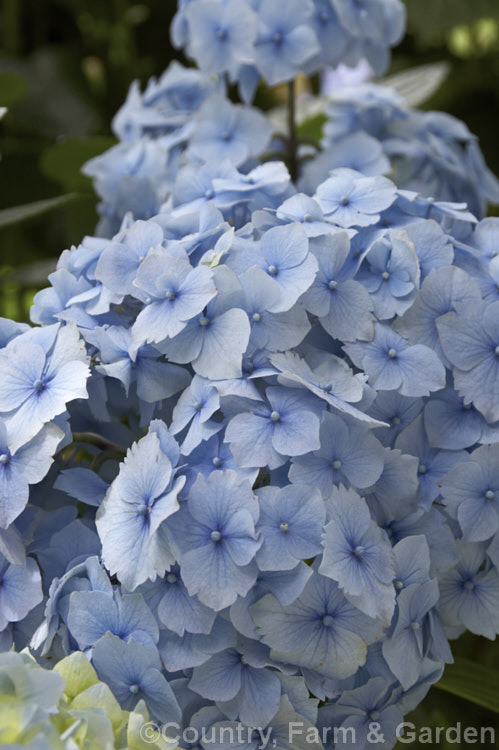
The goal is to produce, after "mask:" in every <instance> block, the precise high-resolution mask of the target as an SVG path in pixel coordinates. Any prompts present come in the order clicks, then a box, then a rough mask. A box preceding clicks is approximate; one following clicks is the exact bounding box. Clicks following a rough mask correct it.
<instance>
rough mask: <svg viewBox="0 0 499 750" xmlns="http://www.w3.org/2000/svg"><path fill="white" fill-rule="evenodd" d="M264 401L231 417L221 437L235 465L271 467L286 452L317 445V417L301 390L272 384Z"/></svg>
mask: <svg viewBox="0 0 499 750" xmlns="http://www.w3.org/2000/svg"><path fill="white" fill-rule="evenodd" d="M266 396H267V403H265V404H262V405H259V404H255V406H254V407H253V408H252V409H251V410H250V411H247V412H244V413H242V414H238V415H236V416H235V417H233V418H232V419H231V420H230V422H229V424H228V425H227V429H226V432H225V440H226V441H227V442H228V443H230V447H231V451H232V453H233V455H234V458H235V459H236V462H237V464H238V466H242V467H245V466H246V467H249V466H269V468H271V469H275V468H277V467H278V466H281V465H282V464H284V463H285V462H286V460H287V457H288V456H299V455H302V454H304V453H308V451H309V450H310V449H311V448H312V449H318V448H319V446H320V442H319V426H320V421H319V417H318V416H317V413H316V412H317V409H314V407H313V406H311V403H310V402H311V399H310V398H308V394H306V393H304V392H303V391H299V390H295V389H292V388H291V389H290V388H280V387H276V386H272V387H270V388H267V390H266Z"/></svg>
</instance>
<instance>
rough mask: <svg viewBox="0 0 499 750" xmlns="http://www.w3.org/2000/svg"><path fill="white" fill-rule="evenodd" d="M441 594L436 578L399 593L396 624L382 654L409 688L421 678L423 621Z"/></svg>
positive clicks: (423, 637)
mask: <svg viewBox="0 0 499 750" xmlns="http://www.w3.org/2000/svg"><path fill="white" fill-rule="evenodd" d="M438 598H439V591H438V584H437V581H436V580H435V579H432V580H431V581H428V582H426V583H421V584H417V583H413V584H411V585H410V586H407V588H404V589H403V590H402V591H401V592H400V593H399V595H398V597H397V619H396V625H395V628H394V630H393V632H392V633H391V634H390V637H389V638H386V639H385V640H384V641H383V656H384V658H385V659H386V661H387V663H388V666H389V667H390V669H391V670H392V672H393V674H394V675H395V677H396V678H397V679H398V680H399V681H400V683H401V684H402V687H403V688H404V689H405V690H408V689H409V688H410V687H412V686H413V685H414V684H415V683H416V682H417V680H418V678H419V675H420V671H421V666H422V661H423V656H424V651H425V645H426V644H425V632H424V627H423V626H424V621H425V619H426V618H427V616H428V612H429V611H430V609H431V608H432V607H434V606H435V605H436V604H437V602H438Z"/></svg>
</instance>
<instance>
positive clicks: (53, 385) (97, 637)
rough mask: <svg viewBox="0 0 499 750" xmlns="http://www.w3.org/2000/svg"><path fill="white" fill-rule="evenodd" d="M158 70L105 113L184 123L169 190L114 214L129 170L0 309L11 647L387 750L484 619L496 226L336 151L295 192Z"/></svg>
mask: <svg viewBox="0 0 499 750" xmlns="http://www.w3.org/2000/svg"><path fill="white" fill-rule="evenodd" d="M236 5H239V6H246V5H248V4H247V3H244V2H240V3H239V4H238V3H236V2H235V0H234V2H232V0H231V2H227V3H222V4H220V3H218V2H208V0H206V2H205V0H193V1H192V2H191V3H181V7H180V11H179V16H178V17H177V21H176V27H175V28H176V31H175V33H177V34H180V33H185V34H186V35H188V34H191V33H192V30H191V26H190V23H191V21H192V23H194V20H196V19H197V18H198V17H197V15H196V14H197V13H198V11H199V12H201V11H202V13H204V14H208V15H209V13H210V12H211V11H212V10H213V8H212V6H213V7H216V8H217V11H218V12H220V11H221V10H222V11H223V12H224V14H226V15H223V14H222V16H220V17H223V18H227V19H228V20H227V23H229V21H230V22H231V23H234V24H235V27H236V26H237V21H238V19H239V18H241V17H243V16H242V15H238V14H235V15H234V16H233V15H231V13H232V10H231V9H233V8H234V7H236ZM336 5H337V6H338V12H339V9H340V8H346V6H352V7H353V4H351V3H346V2H345V3H340V2H337V3H334V6H335V7H336ZM363 5H364V4H363V3H360V4H359V3H357V4H355V8H358V7H359V6H363ZM381 5H383V6H384V5H388V4H387V3H381ZM292 6H293V7H294V4H290V8H291V7H292ZM265 7H267V4H266V3H265ZM270 7H271V4H270V3H269V8H270ZM300 7H301V10H302V12H304V9H305V10H306V7H307V3H300ZM331 7H333V6H331ZM366 7H370V4H369V6H367V4H366ZM373 7H374V6H373ZM199 9H201V10H199ZM262 9H263V4H262ZM246 10H247V11H248V13H253V14H254V13H256V12H257V11H258V12H259V9H258V4H257V3H251V8H250V7H249V5H248V8H246ZM239 11H240V13H241V14H242V13H243V9H242V8H239ZM345 12H346V11H345ZM262 13H263V10H262ZM292 16H293V14H292V13H291V11H290V14H289V18H291V17H292ZM203 18H204V16H203ZM285 18H287V16H286V15H285ZM376 18H379V15H378V11H377V15H376ZM189 19H190V20H189ZM193 19H194V20H193ZM192 28H194V26H193V27H192ZM203 28H205V29H208V31H209V28H210V27H209V24H208V23H207V21H206V24H204V26H203ZM307 28H308V27H307ZM237 29H239V31H238V33H239V32H240V33H241V34H243V36H244V33H245V32H244V29H241V28H240V27H239V26H237ZM196 33H198V32H196ZM206 33H207V32H206ZM210 44H211V43H210ZM205 46H206V45H205ZM236 46H237V51H238V52H239V51H240V50H243V51H244V50H245V47H244V39H242V40H241V41H240V42H239V43H238V44H237V45H236ZM208 47H209V45H208ZM218 54H219V52H218V51H217V50H216V49H215V50H213V56H214V59H215V58H216V56H217V55H218ZM231 54H232V52H231ZM233 54H234V55H235V54H236V51H233ZM169 75H170V74H167V75H165V77H164V79H162V81H161V82H160V83H158V84H156V83H154V84H151V87H150V90H149V93H148V94H147V97H146V95H144V96H142V95H139V94H138V92H135V93H134V94H132V96H131V98H130V100H129V102H128V104H127V107H128V111H127V110H126V109H125V110H124V111H122V112H121V113H120V115H119V117H118V118H117V121H116V122H117V123H118V125H117V127H118V128H120V130H121V132H122V134H123V139H124V140H123V143H124V144H126V143H127V141H126V139H127V138H130V139H131V140H130V144H131V146H130V148H131V149H135V148H146V147H147V148H148V147H149V145H151V144H153V145H152V148H156V145H155V144H159V143H160V141H161V138H157V139H155V138H152V139H151V138H150V137H149V135H147V133H146V132H142V130H141V129H142V128H143V129H144V131H147V129H148V127H149V125H150V126H151V128H152V129H153V130H154V128H157V127H159V128H164V130H165V132H166V131H169V129H170V128H173V129H174V130H175V129H176V128H180V129H182V128H185V129H187V130H190V131H191V134H190V135H189V145H187V147H186V148H185V149H184V150H183V151H181V152H179V153H182V159H181V160H180V161H179V163H178V164H177V165H176V167H175V170H173V171H172V173H171V174H170V173H169V174H170V177H168V179H170V178H171V180H172V183H171V188H169V190H170V196H169V198H168V200H167V201H165V202H163V203H162V204H161V205H158V206H157V207H156V208H155V209H154V208H153V207H151V211H150V212H151V213H152V214H153V215H152V216H150V217H149V218H144V214H142V213H141V210H140V209H138V214H139V215H138V216H133V215H132V214H133V213H134V212H135V211H136V210H137V209H136V204H135V203H134V202H133V201H134V200H140V199H142V198H143V197H144V195H145V194H146V192H147V191H146V190H145V188H144V191H142V189H141V187H140V185H141V184H146V183H147V181H148V180H152V182H148V183H147V184H152V183H153V182H154V180H155V179H156V177H155V175H156V172H155V169H156V166H157V165H156V163H155V160H154V159H153V160H152V162H151V163H149V162H147V160H146V161H144V162H142V167H143V172H141V173H140V176H139V177H138V181H137V182H135V183H133V187H130V190H131V193H130V196H129V197H130V203H128V202H127V201H128V198H127V197H126V195H125V193H123V200H124V203H123V211H124V212H125V213H126V212H128V211H130V212H131V213H126V216H125V218H124V220H123V222H122V225H121V226H120V228H119V231H118V232H117V233H116V234H115V235H114V236H113V237H112V239H103V238H99V237H86V238H85V239H84V241H83V242H82V244H81V245H79V246H78V247H73V248H72V249H71V250H66V251H65V252H64V253H63V254H62V255H61V257H60V260H59V263H58V267H57V270H56V271H55V272H54V273H53V274H52V275H51V276H50V283H51V286H50V287H49V288H48V289H45V290H43V291H41V292H39V293H38V294H37V296H36V297H35V301H34V305H33V308H32V321H33V323H39V324H41V325H40V326H36V327H29V326H22V325H17V324H15V323H13V322H12V321H7V320H2V321H0V345H1V349H0V375H1V377H0V412H1V414H0V417H1V419H2V421H1V423H0V424H1V426H0V442H1V445H0V479H1V481H0V579H1V585H0V647H1V648H2V649H4V650H7V649H9V648H10V647H11V645H12V644H14V645H15V646H16V647H17V648H22V647H24V646H26V645H30V646H31V648H32V649H33V651H34V653H35V654H36V656H37V658H38V659H39V660H41V661H43V660H44V659H45V658H48V657H50V658H51V659H52V658H57V657H61V656H63V655H67V654H70V653H72V652H74V651H79V650H82V651H84V652H85V653H86V654H87V656H88V658H89V659H90V660H91V661H92V663H93V666H94V668H95V670H96V672H97V675H98V677H99V679H101V680H103V681H105V682H106V683H107V684H108V686H109V687H110V689H111V690H112V692H113V694H114V695H115V696H116V698H117V699H118V701H119V702H120V704H121V706H122V708H123V709H125V710H128V711H132V710H133V709H134V708H135V706H136V705H137V704H138V703H139V701H141V700H143V701H145V704H146V705H147V708H148V710H149V712H150V714H151V715H152V717H153V718H154V719H155V720H156V721H159V722H163V721H176V722H178V723H180V724H181V725H183V726H203V727H205V728H209V727H210V726H218V727H220V726H231V725H232V723H234V722H242V723H243V724H245V725H246V726H247V727H250V728H254V729H256V728H263V727H271V732H272V733H273V736H274V738H275V740H276V747H278V748H283V750H291V749H290V745H289V742H288V734H287V732H285V731H284V727H285V726H286V724H288V723H289V722H292V721H298V722H303V726H307V727H310V726H311V725H312V726H316V727H318V728H319V729H320V728H322V727H325V726H337V727H339V726H344V727H355V728H356V731H357V747H359V748H362V747H364V746H366V747H367V746H368V745H369V743H368V741H367V732H368V728H369V723H370V722H372V721H376V722H379V724H380V731H381V732H383V733H384V735H385V738H386V746H387V747H392V746H393V745H394V744H395V727H396V726H397V725H398V724H399V723H400V721H402V717H403V716H404V714H405V713H406V712H408V711H409V710H411V709H412V708H414V707H415V706H416V705H417V704H418V703H419V702H420V701H421V699H422V698H423V697H424V695H425V694H426V692H427V691H428V689H429V687H430V686H431V685H432V684H433V683H434V682H435V681H436V680H438V679H439V677H440V675H441V674H442V670H443V667H444V664H445V663H449V662H451V661H452V654H451V651H450V647H449V643H448V639H449V638H454V637H457V636H458V635H460V634H461V633H462V632H464V631H465V630H470V631H471V632H473V633H477V634H481V635H484V636H486V637H488V638H495V636H496V634H497V633H499V574H498V566H499V291H498V280H499V268H498V265H497V259H498V252H499V220H498V219H485V220H482V221H480V222H478V221H477V219H476V218H475V217H474V216H473V215H472V214H471V213H470V212H469V211H468V209H467V208H466V206H464V205H462V204H456V203H452V202H448V200H447V198H448V196H446V195H445V190H444V191H443V192H444V194H443V195H442V194H441V193H440V192H438V190H437V191H436V193H435V196H434V197H435V199H434V200H429V199H428V198H425V197H424V196H422V195H420V194H417V193H415V192H408V191H407V190H402V189H399V188H398V187H397V186H396V184H395V183H394V182H392V181H391V180H390V179H388V178H387V177H385V176H382V175H379V174H376V173H375V174H372V173H371V172H370V170H367V173H365V172H362V171H359V170H358V169H353V168H352V166H351V165H348V164H340V165H339V166H338V167H337V168H336V169H333V170H332V171H331V172H330V173H328V174H327V175H326V176H325V179H324V180H322V181H321V182H320V183H319V184H318V185H317V186H315V187H314V188H313V190H310V191H308V192H300V191H299V187H298V186H297V185H295V184H294V183H293V182H292V180H291V178H290V175H289V173H288V171H287V169H286V166H285V165H284V164H283V163H282V162H280V161H265V162H263V163H258V162H257V160H256V156H257V155H258V153H259V150H260V148H261V140H259V139H262V133H263V132H264V126H263V125H262V127H260V126H261V124H262V123H265V120H264V119H263V116H261V115H259V114H256V113H255V111H254V110H247V109H245V108H241V107H240V105H231V104H229V103H228V102H227V100H225V99H223V98H219V96H220V93H219V92H213V91H212V92H211V93H207V92H208V91H209V90H210V87H211V86H213V82H212V81H210V80H209V79H207V78H203V74H200V73H196V72H195V71H185V70H183V69H181V68H176V75H178V76H179V78H178V80H177V79H174V83H172V82H171V81H170V83H168V81H169V78H168V76H169ZM184 76H185V77H184ZM165 81H167V83H168V85H166V84H165ZM170 84H171V86H170ZM201 84H202V85H201ZM167 90H168V91H169V92H170V93H168V95H166V93H165V91H167ZM156 94H157V97H156ZM133 97H136V99H135V102H133V101H132V99H133ZM212 97H214V98H212ZM146 99H147V101H146ZM199 107H200V109H198V108H199ZM203 108H206V110H205V112H208V113H209V116H210V118H211V120H210V123H211V124H210V126H209V127H208V126H207V125H206V122H207V120H205V121H204V122H205V125H206V127H205V128H204V130H203V124H202V121H201V120H198V119H197V117H198V114H196V113H197V112H198V111H199V112H200V111H202V110H203ZM174 111H176V112H177V114H178V119H176V118H175V116H174V114H173V113H174ZM203 117H204V115H203ZM240 117H241V118H243V120H245V125H244V127H243V126H242V124H241V122H242V121H241V120H238V118H240ZM246 118H248V119H246ZM179 123H180V124H179ZM182 123H183V124H182ZM193 123H194V125H193ZM231 124H232V125H233V126H234V132H235V133H236V134H237V137H234V138H233V139H228V140H227V143H226V145H225V146H224V145H223V144H224V143H225V139H224V138H223V137H222V138H220V137H219V134H220V132H222V131H223V132H225V129H228V128H229V127H230V126H231ZM169 132H170V133H171V132H172V131H171V130H170V131H169ZM227 132H229V131H228V130H227ZM138 133H139V135H137V134H138ZM265 133H267V131H266V130H265ZM165 137H167V136H165ZM168 137H169V136H168ZM366 137H367V136H366ZM136 138H138V140H134V139H136ZM265 138H267V135H265ZM215 141H216V144H215ZM121 148H122V146H119V147H118V150H119V149H121ZM126 148H128V146H126ZM203 149H206V150H204V151H203ZM224 149H227V151H225V150H224ZM119 153H120V152H119V151H118V152H116V160H117V164H119V165H122V157H121V156H120V155H119ZM123 153H125V152H123ZM201 153H204V156H200V154H201ZM236 154H238V155H237V156H235V155H236ZM340 157H341V154H340ZM104 158H107V157H104ZM113 158H115V157H113ZM125 161H126V159H125ZM184 162H185V163H184ZM102 163H103V162H101V165H102ZM94 164H95V163H94ZM148 165H149V166H148ZM142 167H141V168H142ZM374 171H375V172H376V170H374ZM174 173H175V174H174ZM102 174H103V175H104V174H105V169H104V171H103V172H102ZM161 174H165V173H164V172H162V173H161ZM137 175H138V173H137ZM137 175H135V176H137ZM134 179H135V178H134ZM143 179H144V180H145V181H146V183H142V182H140V181H141V180H143ZM132 182H133V180H132ZM132 182H130V183H129V182H128V177H124V178H123V179H119V180H117V182H116V184H117V185H119V186H123V185H130V186H131V185H132ZM109 184H110V183H109ZM437 187H438V186H437ZM127 189H128V188H127ZM163 197H164V196H163ZM156 198H157V200H158V202H161V201H160V195H159V193H158V194H157V196H156ZM114 219H116V216H114ZM319 702H322V705H321V706H320V707H319ZM141 705H142V704H141ZM257 745H258V742H257V739H255V744H251V743H250V744H246V745H245V747H250V746H251V747H252V748H253V747H255V748H256V747H257ZM316 745H317V747H320V746H321V745H320V742H319V740H318V741H317V743H316ZM224 746H226V744H225V745H224ZM189 747H190V746H189V745H186V750H189ZM196 747H197V746H196ZM209 747H210V745H209V744H207V745H206V750H209ZM231 747H235V746H233V745H232V746H231ZM238 747H239V745H238Z"/></svg>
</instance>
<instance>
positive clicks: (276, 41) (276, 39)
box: [272, 31, 282, 44]
mask: <svg viewBox="0 0 499 750" xmlns="http://www.w3.org/2000/svg"><path fill="white" fill-rule="evenodd" d="M272 39H273V40H274V44H282V34H281V32H280V31H276V32H275V34H274V36H273V37H272Z"/></svg>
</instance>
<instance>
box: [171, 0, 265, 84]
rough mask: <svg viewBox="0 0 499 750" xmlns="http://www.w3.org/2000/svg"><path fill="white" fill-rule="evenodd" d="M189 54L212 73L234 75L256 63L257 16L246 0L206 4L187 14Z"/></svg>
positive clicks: (193, 6)
mask: <svg viewBox="0 0 499 750" xmlns="http://www.w3.org/2000/svg"><path fill="white" fill-rule="evenodd" d="M185 19H186V21H187V24H188V28H189V48H188V50H189V54H190V55H192V57H194V59H195V60H196V62H197V63H198V65H199V67H200V68H202V69H203V70H206V71H208V72H209V73H223V72H225V71H234V70H235V69H237V67H238V66H239V65H241V64H243V63H247V62H251V60H252V59H253V42H254V40H255V38H256V15H255V13H254V12H253V10H252V9H251V7H249V6H248V3H246V2H244V1H243V0H231V2H229V3H225V2H223V1H222V0H204V2H196V3H191V4H190V5H189V6H188V7H187V9H186V12H185Z"/></svg>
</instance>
